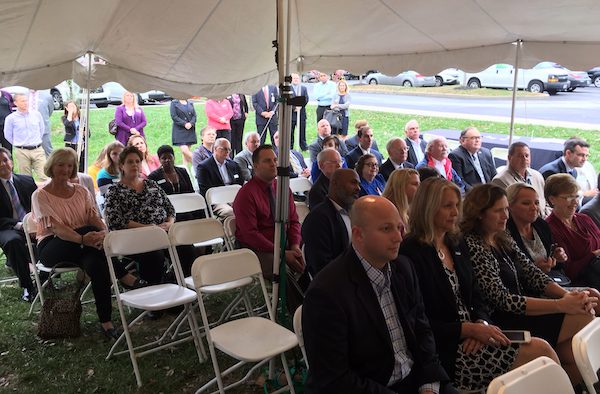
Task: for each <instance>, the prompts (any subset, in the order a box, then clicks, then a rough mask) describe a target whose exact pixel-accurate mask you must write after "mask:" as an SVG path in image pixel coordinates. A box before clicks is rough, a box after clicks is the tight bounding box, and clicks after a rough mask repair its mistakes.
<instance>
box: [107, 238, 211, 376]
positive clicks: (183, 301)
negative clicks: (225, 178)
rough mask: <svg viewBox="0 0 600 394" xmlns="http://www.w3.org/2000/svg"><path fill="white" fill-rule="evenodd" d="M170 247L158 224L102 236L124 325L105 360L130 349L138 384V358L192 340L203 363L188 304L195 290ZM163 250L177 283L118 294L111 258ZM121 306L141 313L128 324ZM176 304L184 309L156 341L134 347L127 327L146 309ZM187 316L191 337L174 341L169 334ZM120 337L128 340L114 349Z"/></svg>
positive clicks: (193, 317) (134, 322)
mask: <svg viewBox="0 0 600 394" xmlns="http://www.w3.org/2000/svg"><path fill="white" fill-rule="evenodd" d="M170 246H171V245H170V243H169V237H168V236H167V233H166V232H165V231H164V230H162V229H161V228H159V227H141V228H135V229H128V230H118V231H111V232H109V233H108V234H107V235H106V237H105V238H104V254H105V255H106V262H107V264H108V267H109V271H110V277H111V280H112V283H113V289H114V290H115V293H116V298H117V305H118V307H119V315H120V317H121V324H122V326H123V334H122V335H121V336H120V337H119V339H117V341H116V342H115V344H114V345H113V346H112V347H111V349H110V351H109V353H108V355H107V356H106V359H107V360H108V359H109V358H110V357H111V356H112V355H113V354H114V355H117V354H122V353H125V352H129V356H130V358H131V364H132V365H133V370H134V373H135V378H136V381H137V385H138V387H141V386H142V379H141V376H140V371H139V368H138V364H137V358H138V357H141V356H144V355H146V354H149V353H153V352H156V351H158V350H161V349H164V348H167V347H171V346H175V345H178V344H181V343H183V342H186V341H189V340H190V339H193V341H194V344H195V345H196V351H197V353H198V359H199V360H200V362H203V361H204V360H205V358H206V352H205V350H204V345H203V344H202V340H201V338H200V333H199V332H200V331H199V327H198V323H197V321H196V316H195V315H194V312H193V309H192V307H191V305H192V303H193V302H194V301H195V300H196V293H195V292H194V291H193V290H190V289H188V288H186V287H185V285H184V284H183V274H182V272H181V267H180V266H179V262H178V260H177V259H176V258H175V257H174V256H173V255H172V253H171V247H170ZM163 249H168V250H169V253H170V255H171V261H172V262H173V270H174V271H175V278H176V280H177V284H173V283H165V284H160V285H153V286H147V287H142V288H139V289H135V290H131V291H127V292H125V293H121V292H120V291H119V286H118V281H117V277H116V275H115V270H114V267H113V263H112V258H113V257H118V256H123V255H130V254H138V253H145V252H151V251H155V250H163ZM124 306H128V307H131V308H136V309H141V310H143V312H142V313H141V314H140V315H139V316H137V317H136V318H135V319H133V320H132V321H131V322H130V323H128V322H127V317H126V316H125V309H124ZM177 306H184V310H183V312H181V314H180V315H179V316H178V317H177V318H176V319H175V320H174V321H173V323H171V325H170V326H169V327H168V328H167V329H166V330H165V332H164V333H163V334H162V335H161V336H160V337H159V338H158V339H157V340H155V341H152V342H149V343H146V344H144V345H140V346H137V347H134V346H133V342H132V340H131V333H130V331H129V329H130V328H131V327H132V326H133V325H134V324H136V323H137V322H139V321H140V320H141V319H142V318H143V317H144V316H145V315H146V314H147V313H148V312H149V311H159V310H164V309H168V308H173V307H177ZM186 317H187V320H188V323H189V325H190V330H191V333H192V335H191V337H185V338H180V339H176V340H175V339H172V337H171V336H169V333H170V332H171V331H172V330H174V329H175V328H176V327H177V326H178V325H179V322H180V321H181V320H182V319H184V318H186ZM123 337H125V340H126V342H127V350H124V351H120V352H115V350H116V348H117V346H118V345H119V344H120V343H121V341H122V339H123Z"/></svg>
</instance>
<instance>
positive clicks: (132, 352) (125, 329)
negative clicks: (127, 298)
mask: <svg viewBox="0 0 600 394" xmlns="http://www.w3.org/2000/svg"><path fill="white" fill-rule="evenodd" d="M118 304H119V314H120V315H121V324H122V325H123V334H125V340H126V341H127V349H128V350H129V358H130V359H131V365H132V366H133V372H134V373H135V380H136V382H137V386H138V387H142V377H141V375H140V369H139V367H138V363H137V357H136V355H135V350H134V348H133V342H132V341H131V334H130V333H129V326H128V324H127V319H126V318H125V311H124V310H123V304H122V303H121V302H118Z"/></svg>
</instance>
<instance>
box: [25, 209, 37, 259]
mask: <svg viewBox="0 0 600 394" xmlns="http://www.w3.org/2000/svg"><path fill="white" fill-rule="evenodd" d="M23 232H24V233H25V241H26V242H27V250H28V252H29V258H30V259H31V261H32V262H33V264H34V265H35V263H36V262H37V257H36V256H35V250H34V248H33V245H34V242H33V239H34V238H35V235H36V233H37V223H36V222H35V219H34V218H33V214H32V213H31V212H29V213H28V214H27V215H25V217H24V218H23Z"/></svg>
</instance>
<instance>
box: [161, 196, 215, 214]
mask: <svg viewBox="0 0 600 394" xmlns="http://www.w3.org/2000/svg"><path fill="white" fill-rule="evenodd" d="M168 197H169V201H171V204H173V208H175V213H185V212H193V211H203V212H204V215H205V216H207V217H208V212H207V211H206V200H205V199H204V197H202V196H201V195H200V194H198V193H183V194H170V195H169V196H168Z"/></svg>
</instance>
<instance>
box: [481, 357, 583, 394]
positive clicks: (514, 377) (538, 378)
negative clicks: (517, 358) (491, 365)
mask: <svg viewBox="0 0 600 394" xmlns="http://www.w3.org/2000/svg"><path fill="white" fill-rule="evenodd" d="M522 393H544V394H574V391H573V386H572V385H571V382H570V381H569V377H568V376H567V373H566V372H565V370H564V369H562V367H561V366H560V365H558V364H556V363H555V362H554V361H553V360H552V359H550V358H548V357H545V356H543V357H538V358H536V359H535V360H533V361H530V362H528V363H527V364H525V365H522V366H520V367H519V368H516V369H513V370H512V371H510V372H507V373H505V374H504V375H500V376H498V377H497V378H495V379H494V380H492V381H491V383H490V385H489V386H488V389H487V394H522Z"/></svg>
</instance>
